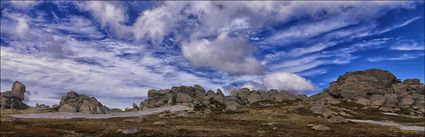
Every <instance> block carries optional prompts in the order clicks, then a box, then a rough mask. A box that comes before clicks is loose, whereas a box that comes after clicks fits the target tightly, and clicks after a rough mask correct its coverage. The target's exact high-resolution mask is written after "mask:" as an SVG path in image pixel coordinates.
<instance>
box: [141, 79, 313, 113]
mask: <svg viewBox="0 0 425 137" xmlns="http://www.w3.org/2000/svg"><path fill="white" fill-rule="evenodd" d="M296 99H299V100H305V99H307V97H306V96H304V95H295V94H290V93H289V92H288V91H278V90H269V91H258V90H252V91H251V90H249V89H248V88H242V89H239V90H233V91H232V92H231V95H230V96H225V95H224V94H223V92H222V91H221V90H220V89H217V91H216V92H214V91H212V90H208V91H205V89H204V88H203V87H201V86H199V85H194V86H179V87H173V88H171V89H160V90H155V89H151V90H149V91H148V98H147V99H145V100H144V101H142V102H141V103H140V106H139V110H144V109H148V108H156V107H162V106H172V105H184V106H189V107H195V109H196V108H208V109H211V110H220V111H237V110H238V109H240V108H241V107H242V106H249V105H251V104H255V103H257V104H258V103H260V102H265V101H270V102H282V101H284V100H296Z"/></svg>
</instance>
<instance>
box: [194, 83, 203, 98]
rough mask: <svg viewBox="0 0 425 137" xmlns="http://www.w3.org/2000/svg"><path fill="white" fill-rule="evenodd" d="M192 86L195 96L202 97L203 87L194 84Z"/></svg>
mask: <svg viewBox="0 0 425 137" xmlns="http://www.w3.org/2000/svg"><path fill="white" fill-rule="evenodd" d="M193 88H195V96H196V97H202V96H204V95H205V89H204V88H203V87H202V86H200V85H194V86H193Z"/></svg>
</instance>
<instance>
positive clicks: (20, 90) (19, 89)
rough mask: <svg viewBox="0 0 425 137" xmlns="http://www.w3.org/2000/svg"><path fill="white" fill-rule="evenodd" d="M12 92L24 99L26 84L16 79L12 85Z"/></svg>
mask: <svg viewBox="0 0 425 137" xmlns="http://www.w3.org/2000/svg"><path fill="white" fill-rule="evenodd" d="M12 94H13V96H14V97H15V98H17V99H19V100H24V97H25V85H24V84H22V83H21V82H19V81H15V82H14V83H13V85H12Z"/></svg>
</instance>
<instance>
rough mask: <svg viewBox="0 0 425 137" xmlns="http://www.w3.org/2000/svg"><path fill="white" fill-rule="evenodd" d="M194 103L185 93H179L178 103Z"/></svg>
mask: <svg viewBox="0 0 425 137" xmlns="http://www.w3.org/2000/svg"><path fill="white" fill-rule="evenodd" d="M191 102H193V98H192V96H190V95H188V94H186V93H183V92H178V93H177V95H176V103H191Z"/></svg>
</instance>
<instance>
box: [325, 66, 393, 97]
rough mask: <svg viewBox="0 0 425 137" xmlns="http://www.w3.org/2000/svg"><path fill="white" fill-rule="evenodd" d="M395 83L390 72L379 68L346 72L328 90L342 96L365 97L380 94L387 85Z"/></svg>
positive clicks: (332, 93) (331, 93)
mask: <svg viewBox="0 0 425 137" xmlns="http://www.w3.org/2000/svg"><path fill="white" fill-rule="evenodd" d="M394 83H397V78H396V77H395V76H394V75H393V74H392V73H390V72H388V71H385V70H379V69H369V70H365V71H356V72H348V73H346V74H344V75H342V76H340V77H338V79H337V81H335V82H332V83H331V85H330V87H329V89H328V92H329V94H330V95H333V96H336V97H342V98H355V97H358V96H361V97H367V96H368V95H369V94H382V93H385V92H386V89H387V88H388V87H391V85H392V84H394Z"/></svg>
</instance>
